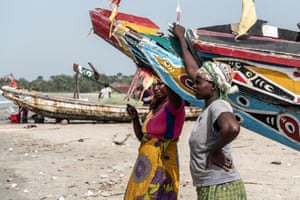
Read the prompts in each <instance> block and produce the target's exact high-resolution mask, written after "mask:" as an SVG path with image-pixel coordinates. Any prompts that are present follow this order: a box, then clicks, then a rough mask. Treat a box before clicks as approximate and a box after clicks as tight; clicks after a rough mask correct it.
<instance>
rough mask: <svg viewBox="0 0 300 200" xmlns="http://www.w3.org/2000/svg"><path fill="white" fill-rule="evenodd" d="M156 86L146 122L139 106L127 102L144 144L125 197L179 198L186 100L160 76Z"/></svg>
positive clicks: (140, 139)
mask: <svg viewBox="0 0 300 200" xmlns="http://www.w3.org/2000/svg"><path fill="white" fill-rule="evenodd" d="M152 88H153V95H154V96H153V100H152V102H151V104H150V111H149V113H148V114H147V115H146V117H145V119H144V121H143V123H142V124H141V120H140V119H139V115H138V112H137V110H136V109H135V107H133V106H131V105H129V104H128V105H127V112H128V115H129V116H130V117H131V119H132V123H133V129H134V132H135V135H136V137H137V139H138V140H139V141H140V146H139V153H138V157H137V160H136V163H135V165H134V168H133V171H132V174H131V176H130V179H129V181H128V185H127V188H126V192H125V196H124V199H125V200H133V199H151V200H154V199H157V200H161V199H168V200H176V199H177V197H178V189H179V166H178V154H177V142H178V139H179V136H180V134H181V130H182V127H183V123H184V119H185V109H184V106H185V104H184V101H183V100H182V99H181V98H180V96H178V95H177V94H176V93H175V92H173V91H172V90H171V89H170V88H168V87H167V85H165V84H164V83H163V82H161V81H160V80H158V81H157V82H156V83H154V84H153V87H152Z"/></svg>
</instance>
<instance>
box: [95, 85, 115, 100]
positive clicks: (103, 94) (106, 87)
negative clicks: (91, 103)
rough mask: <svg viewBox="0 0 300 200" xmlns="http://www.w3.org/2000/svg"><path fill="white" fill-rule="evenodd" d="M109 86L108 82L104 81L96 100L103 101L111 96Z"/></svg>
mask: <svg viewBox="0 0 300 200" xmlns="http://www.w3.org/2000/svg"><path fill="white" fill-rule="evenodd" d="M111 92H112V90H111V88H110V87H109V84H108V83H105V84H104V88H102V89H101V90H100V93H99V96H98V100H99V101H101V100H102V101H103V100H105V99H109V98H110V97H111Z"/></svg>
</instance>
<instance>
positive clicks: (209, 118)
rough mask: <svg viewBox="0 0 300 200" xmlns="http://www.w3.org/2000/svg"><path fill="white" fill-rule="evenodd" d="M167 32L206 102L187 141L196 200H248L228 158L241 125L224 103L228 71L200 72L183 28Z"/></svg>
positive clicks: (207, 68)
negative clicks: (177, 47) (178, 46)
mask: <svg viewBox="0 0 300 200" xmlns="http://www.w3.org/2000/svg"><path fill="white" fill-rule="evenodd" d="M169 31H170V32H171V33H172V34H173V35H174V36H175V37H177V39H178V40H179V43H180V46H181V49H182V57H183V61H184V66H185V70H186V72H187V74H188V75H189V77H190V78H191V79H192V80H193V91H194V94H195V97H196V98H197V99H203V100H204V102H205V107H204V108H203V112H202V113H201V114H200V116H199V117H198V119H197V121H196V122H195V124H194V127H193V130H192V133H191V136H190V138H189V146H190V171H191V176H192V179H193V184H194V186H195V187H196V190H197V196H198V200H200V199H201V200H215V199H222V200H244V199H247V196H246V190H245V186H244V183H243V182H242V179H241V177H240V174H239V172H238V170H237V168H236V167H235V165H234V162H233V158H232V154H231V142H232V141H233V140H234V139H235V138H236V136H237V135H238V134H239V132H240V125H239V123H238V121H237V120H236V118H235V116H234V114H233V110H232V107H231V105H230V104H229V103H228V102H227V94H228V92H229V90H230V88H231V81H232V76H231V73H232V71H231V67H230V66H229V65H227V64H224V63H221V62H211V61H206V62H204V63H203V64H202V66H201V68H199V66H198V65H197V62H196V60H195V59H194V58H193V56H192V54H191V52H190V51H189V49H188V45H187V42H186V40H185V37H184V34H185V28H184V27H183V26H181V25H178V24H176V23H174V24H173V28H172V29H170V30H169Z"/></svg>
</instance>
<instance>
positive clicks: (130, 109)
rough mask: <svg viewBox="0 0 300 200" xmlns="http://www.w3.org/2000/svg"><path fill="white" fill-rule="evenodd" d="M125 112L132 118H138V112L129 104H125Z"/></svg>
mask: <svg viewBox="0 0 300 200" xmlns="http://www.w3.org/2000/svg"><path fill="white" fill-rule="evenodd" d="M126 110H127V113H128V115H129V117H130V118H131V119H132V120H134V119H138V112H137V110H136V108H135V107H133V106H132V105H130V104H127V109H126Z"/></svg>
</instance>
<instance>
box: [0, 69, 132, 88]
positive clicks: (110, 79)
mask: <svg viewBox="0 0 300 200" xmlns="http://www.w3.org/2000/svg"><path fill="white" fill-rule="evenodd" d="M133 77H134V75H130V76H127V75H123V74H122V73H118V74H116V75H112V76H107V75H105V74H101V75H100V78H99V81H100V82H101V83H108V84H109V85H111V86H113V87H119V86H122V87H124V86H129V85H130V83H131V81H132V79H133ZM10 81H11V80H10V79H1V80H0V86H1V87H2V86H3V85H9V84H10ZM16 81H17V84H18V88H24V89H29V90H36V91H40V92H74V90H75V75H74V76H70V75H63V74H61V75H52V76H50V78H49V80H44V78H43V76H38V77H37V78H36V79H35V80H33V81H28V80H26V79H25V78H19V79H16ZM77 82H78V86H79V91H80V92H81V93H90V92H98V91H99V90H100V89H101V88H103V85H102V84H99V83H98V82H95V81H92V80H90V79H88V78H85V77H81V76H79V77H78V81H77Z"/></svg>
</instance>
